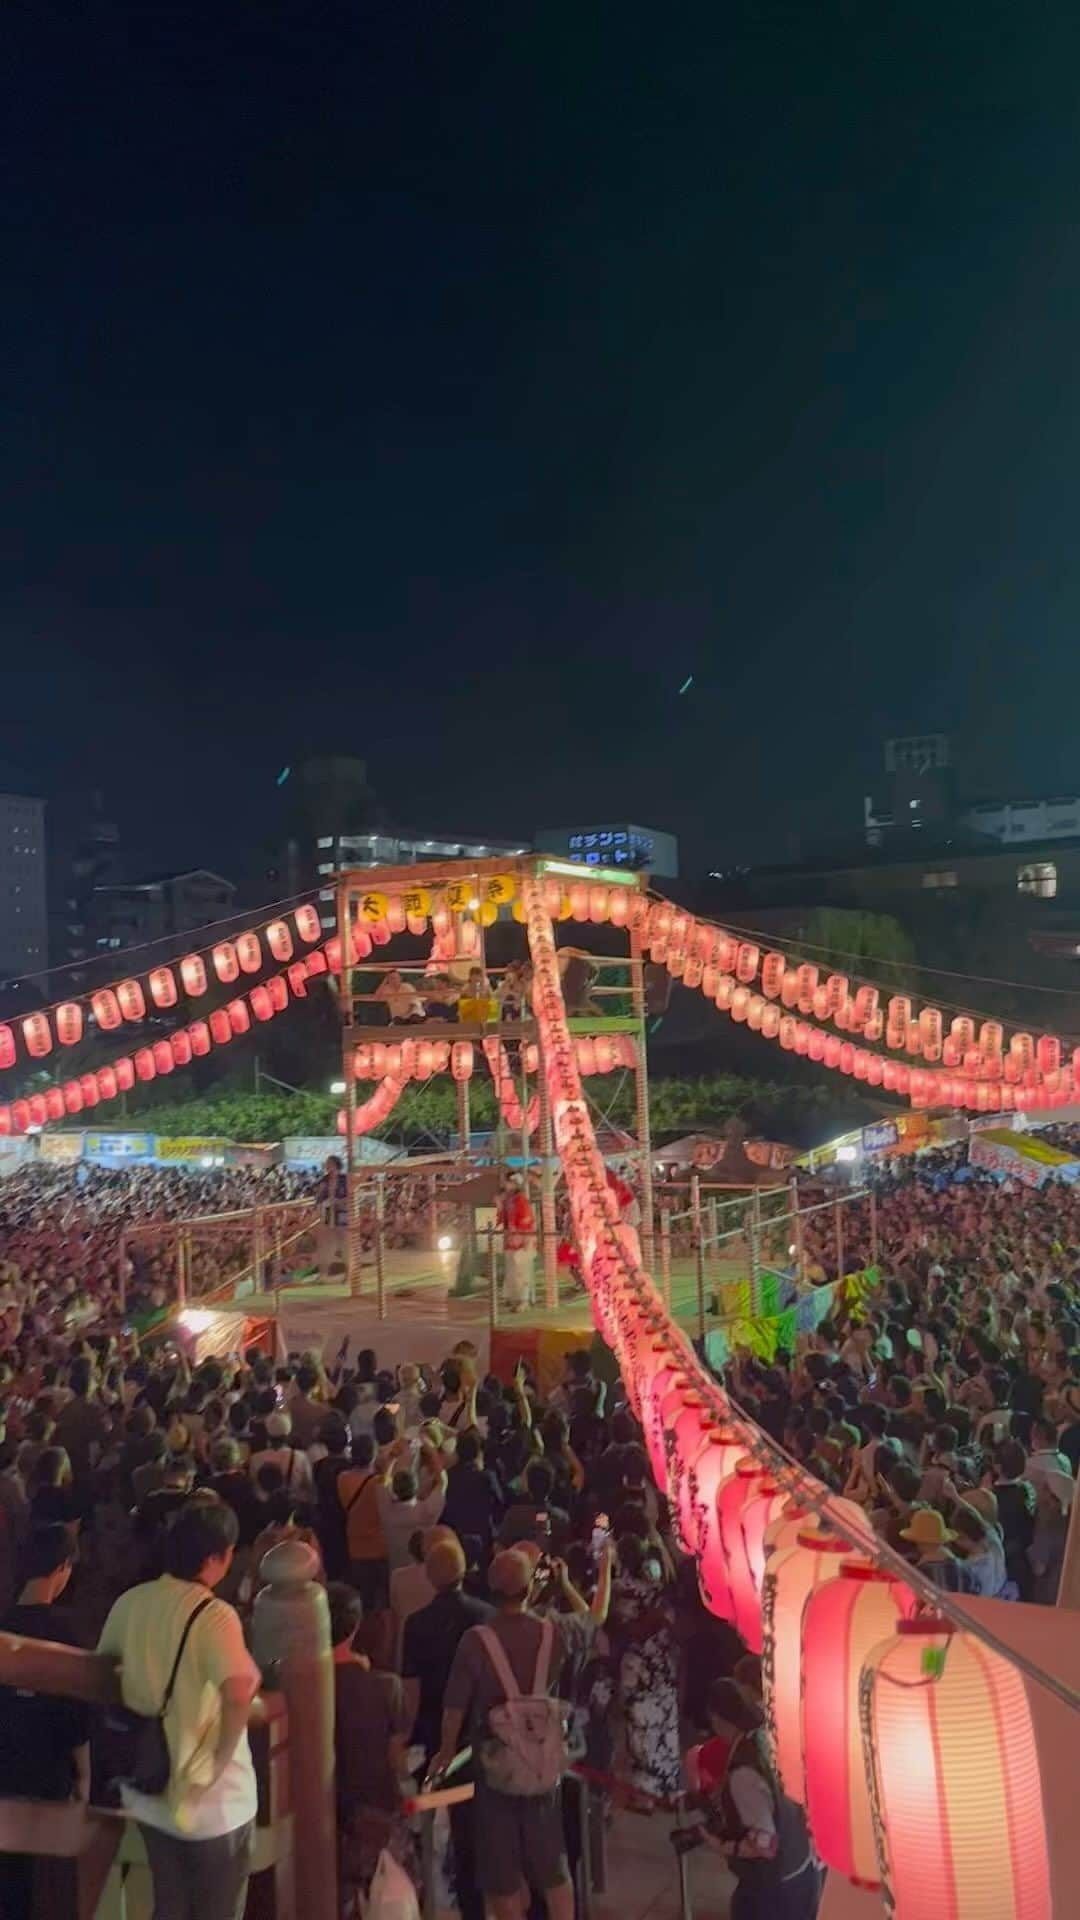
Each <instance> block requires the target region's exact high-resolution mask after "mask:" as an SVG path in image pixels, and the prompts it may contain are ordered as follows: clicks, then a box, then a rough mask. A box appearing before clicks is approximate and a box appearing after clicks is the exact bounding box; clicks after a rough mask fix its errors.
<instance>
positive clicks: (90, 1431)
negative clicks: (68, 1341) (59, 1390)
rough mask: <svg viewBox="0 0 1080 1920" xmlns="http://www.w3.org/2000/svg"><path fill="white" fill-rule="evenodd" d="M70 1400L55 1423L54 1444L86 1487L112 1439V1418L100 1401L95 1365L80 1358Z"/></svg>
mask: <svg viewBox="0 0 1080 1920" xmlns="http://www.w3.org/2000/svg"><path fill="white" fill-rule="evenodd" d="M68 1384H69V1386H70V1389H71V1399H70V1400H69V1401H68V1403H67V1405H66V1406H65V1407H62V1408H61V1410H60V1413H59V1416H58V1418H57V1422H56V1431H55V1433H54V1435H53V1444H54V1446H57V1447H63V1449H64V1452H65V1453H66V1454H67V1456H68V1459H69V1460H70V1461H71V1471H72V1473H73V1475H74V1477H75V1480H76V1482H77V1484H78V1485H79V1486H82V1487H85V1485H86V1483H87V1481H88V1480H89V1478H90V1475H91V1474H92V1473H93V1471H94V1468H95V1467H96V1466H97V1463H98V1461H99V1460H100V1458H101V1455H102V1453H103V1451H104V1449H105V1445H106V1443H107V1441H108V1438H109V1416H108V1414H107V1413H106V1411H105V1409H104V1407H103V1406H102V1404H101V1401H100V1400H99V1399H98V1397H97V1379H96V1375H95V1373H94V1366H93V1362H92V1361H90V1360H87V1359H84V1358H80V1359H78V1360H76V1361H74V1362H73V1363H72V1366H71V1370H70V1372H69V1374H68Z"/></svg>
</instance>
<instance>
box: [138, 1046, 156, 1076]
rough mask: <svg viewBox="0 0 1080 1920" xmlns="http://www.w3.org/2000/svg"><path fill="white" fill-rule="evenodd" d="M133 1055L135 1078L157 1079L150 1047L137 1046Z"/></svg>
mask: <svg viewBox="0 0 1080 1920" xmlns="http://www.w3.org/2000/svg"><path fill="white" fill-rule="evenodd" d="M133 1057H134V1061H135V1077H136V1079H137V1080H156V1079H157V1065H156V1063H155V1060H154V1054H153V1049H152V1048H150V1047H139V1048H137V1049H136V1052H135V1054H134V1056H133Z"/></svg>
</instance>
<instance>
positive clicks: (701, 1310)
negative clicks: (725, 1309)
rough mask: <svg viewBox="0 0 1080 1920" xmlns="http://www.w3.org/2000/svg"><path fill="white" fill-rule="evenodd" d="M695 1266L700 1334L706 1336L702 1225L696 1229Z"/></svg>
mask: <svg viewBox="0 0 1080 1920" xmlns="http://www.w3.org/2000/svg"><path fill="white" fill-rule="evenodd" d="M694 1267H695V1273H696V1277H697V1317H698V1336H699V1338H700V1339H702V1340H704V1338H705V1242H704V1240H703V1239H702V1237H701V1228H700V1226H697V1227H695V1229H694Z"/></svg>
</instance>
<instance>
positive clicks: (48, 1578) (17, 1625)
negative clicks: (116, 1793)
mask: <svg viewBox="0 0 1080 1920" xmlns="http://www.w3.org/2000/svg"><path fill="white" fill-rule="evenodd" d="M22 1571H23V1581H22V1587H21V1590H20V1593H19V1598H18V1601H17V1603H16V1604H15V1606H13V1607H11V1608H10V1609H9V1610H8V1612H7V1613H6V1614H5V1615H4V1616H3V1618H2V1619H0V1630H2V1631H3V1632H4V1633H14V1634H18V1635H20V1636H26V1637H27V1638H32V1639H36V1640H55V1641H59V1642H60V1644H61V1645H62V1646H76V1645H77V1644H78V1642H77V1639H76V1636H75V1634H74V1632H73V1631H72V1628H71V1624H70V1621H69V1620H68V1619H67V1618H66V1617H65V1615H64V1613H63V1611H62V1609H61V1608H60V1607H58V1605H57V1602H58V1601H59V1600H60V1599H61V1597H62V1595H63V1593H64V1591H65V1589H66V1587H67V1585H68V1582H69V1581H70V1579H71V1572H72V1546H71V1540H70V1538H69V1535H68V1531H67V1528H66V1527H64V1526H60V1525H57V1524H53V1525H51V1526H44V1527H38V1528H35V1529H34V1531H33V1532H32V1533H31V1535H30V1537H29V1539H28V1541H27V1543H26V1549H25V1552H24V1555H23V1570H22ZM89 1791H90V1709H89V1708H88V1707H86V1706H85V1705H83V1704H82V1702H80V1701H78V1700H63V1699H60V1698H58V1697H56V1696H54V1695H52V1694H47V1693H24V1692H22V1691H20V1690H19V1689H17V1688H15V1687H0V1798H3V1799H5V1800H86V1798H87V1797H88V1794H89ZM33 1870H34V1862H33V1858H32V1857H31V1856H30V1855H28V1854H17V1853H0V1914H2V1915H3V1920H33Z"/></svg>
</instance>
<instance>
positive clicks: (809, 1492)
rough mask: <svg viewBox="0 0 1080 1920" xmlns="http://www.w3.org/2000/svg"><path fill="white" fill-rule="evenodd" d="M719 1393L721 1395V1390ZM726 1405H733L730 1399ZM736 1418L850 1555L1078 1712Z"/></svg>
mask: <svg viewBox="0 0 1080 1920" xmlns="http://www.w3.org/2000/svg"><path fill="white" fill-rule="evenodd" d="M706 1364H707V1363H706ZM710 1373H711V1369H710ZM712 1378H713V1379H714V1380H715V1379H716V1375H712ZM724 1391H725V1392H726V1389H724ZM731 1404H732V1405H733V1406H738V1405H739V1403H738V1401H736V1400H734V1399H733V1400H732V1402H731ZM739 1418H740V1420H742V1421H744V1422H745V1423H746V1425H747V1426H748V1427H750V1428H752V1430H753V1432H754V1434H755V1435H756V1439H755V1440H753V1441H751V1443H750V1446H749V1447H748V1449H747V1451H748V1452H749V1453H750V1454H752V1455H753V1457H754V1459H755V1460H757V1461H758V1462H759V1464H760V1465H761V1466H763V1467H767V1468H768V1470H769V1473H770V1475H771V1476H772V1478H773V1479H774V1480H775V1481H776V1482H777V1483H778V1485H779V1486H781V1487H783V1488H784V1489H785V1491H788V1492H790V1493H791V1494H792V1495H793V1496H796V1497H797V1498H798V1500H799V1504H800V1505H801V1506H806V1507H808V1508H809V1509H810V1511H811V1512H812V1513H814V1514H816V1515H817V1517H818V1518H819V1519H820V1520H823V1521H824V1522H825V1524H826V1525H827V1526H828V1527H829V1529H830V1530H831V1532H833V1533H838V1534H839V1535H840V1537H841V1539H842V1540H846V1541H847V1542H848V1545H849V1546H850V1547H852V1548H853V1550H854V1551H855V1552H856V1553H859V1554H862V1555H864V1556H868V1557H869V1558H870V1559H872V1560H873V1561H874V1562H875V1564H876V1565H877V1566H880V1567H883V1568H885V1569H887V1571H888V1572H889V1573H891V1574H893V1575H894V1577H895V1578H896V1579H897V1580H899V1581H901V1582H902V1583H903V1585H904V1586H906V1587H910V1588H911V1589H912V1591H913V1592H914V1593H916V1594H917V1595H918V1597H919V1599H920V1600H921V1601H922V1602H923V1604H924V1605H925V1606H926V1607H927V1608H928V1609H929V1610H930V1611H931V1612H933V1613H939V1614H941V1615H942V1616H943V1617H944V1618H945V1619H947V1620H948V1621H949V1622H950V1624H951V1625H952V1626H954V1627H959V1628H962V1629H963V1631H964V1632H965V1633H971V1634H974V1635H975V1637H976V1638H977V1639H979V1640H982V1641H983V1642H984V1644H985V1645H986V1646H988V1647H990V1649H991V1650H992V1651H993V1652H994V1653H997V1654H999V1655H1000V1656H1001V1658H1002V1659H1003V1660H1007V1661H1009V1663H1010V1665H1012V1666H1014V1667H1017V1668H1019V1670H1020V1671H1021V1672H1022V1673H1023V1674H1024V1675H1025V1676H1026V1677H1027V1678H1028V1679H1029V1680H1033V1681H1035V1682H1036V1683H1037V1684H1038V1685H1039V1686H1041V1687H1045V1688H1046V1690H1047V1691H1048V1692H1049V1693H1052V1694H1054V1695H1055V1696H1056V1698H1057V1699H1058V1700H1060V1701H1061V1702H1062V1704H1063V1705H1064V1706H1066V1707H1071V1708H1072V1710H1073V1711H1074V1712H1076V1711H1078V1710H1080V1692H1078V1691H1077V1690H1076V1689H1075V1688H1074V1687H1070V1686H1068V1685H1067V1684H1066V1683H1065V1681H1063V1680H1059V1679H1057V1677H1056V1676H1055V1675H1054V1674H1052V1673H1047V1672H1045V1670H1044V1669H1043V1668H1042V1667H1039V1666H1037V1665H1036V1664H1035V1662H1034V1661H1033V1660H1030V1659H1028V1657H1027V1655H1026V1654H1023V1653H1018V1652H1017V1651H1016V1649H1015V1648H1014V1647H1011V1646H1010V1645H1009V1643H1008V1641H1007V1640H1003V1639H1002V1638H1001V1636H1000V1635H999V1634H997V1633H995V1632H994V1630H993V1628H992V1627H988V1626H986V1625H985V1624H984V1622H983V1621H982V1620H976V1619H974V1618H973V1617H972V1615H971V1614H969V1613H965V1611H964V1609H963V1606H962V1605H960V1604H959V1602H958V1601H957V1600H956V1598H955V1597H954V1596H953V1595H952V1594H949V1593H945V1592H943V1591H942V1589H941V1588H940V1587H936V1586H935V1585H934V1583H933V1581H932V1580H928V1579H927V1578H926V1575H925V1574H923V1573H920V1572H919V1570H918V1568H917V1567H913V1566H912V1565H911V1564H910V1563H909V1562H908V1561H907V1560H905V1559H904V1558H903V1555H902V1554H899V1553H897V1552H896V1550H895V1548H893V1547H890V1546H889V1544H888V1542H887V1541H885V1540H882V1539H881V1537H880V1535H878V1534H874V1535H872V1536H871V1537H870V1538H868V1537H867V1534H865V1533H863V1532H862V1531H861V1530H860V1529H859V1528H858V1527H857V1526H856V1525H855V1524H854V1522H853V1521H852V1520H850V1519H848V1517H847V1515H846V1514H845V1512H844V1510H843V1508H842V1507H841V1508H839V1509H837V1507H836V1504H835V1499H834V1496H833V1495H831V1494H830V1493H829V1490H828V1488H827V1487H825V1486H823V1485H822V1482H821V1481H820V1480H817V1479H815V1478H814V1477H813V1476H812V1475H808V1474H807V1472H806V1469H805V1467H803V1466H801V1465H800V1463H799V1462H798V1460H796V1459H795V1457H794V1455H793V1454H790V1453H788V1452H787V1451H786V1449H785V1448H784V1447H782V1446H781V1445H780V1444H779V1442H778V1441H775V1440H772V1439H770V1438H769V1436H768V1435H767V1434H765V1433H763V1432H762V1430H761V1428H760V1427H758V1426H756V1425H755V1424H754V1422H753V1421H752V1420H751V1419H750V1418H749V1416H748V1415H747V1414H746V1413H744V1412H743V1410H742V1408H741V1407H739Z"/></svg>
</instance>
